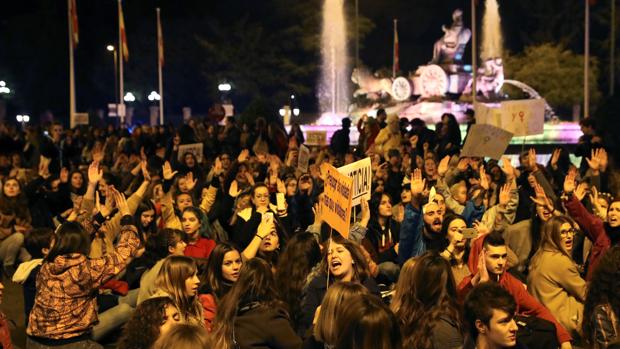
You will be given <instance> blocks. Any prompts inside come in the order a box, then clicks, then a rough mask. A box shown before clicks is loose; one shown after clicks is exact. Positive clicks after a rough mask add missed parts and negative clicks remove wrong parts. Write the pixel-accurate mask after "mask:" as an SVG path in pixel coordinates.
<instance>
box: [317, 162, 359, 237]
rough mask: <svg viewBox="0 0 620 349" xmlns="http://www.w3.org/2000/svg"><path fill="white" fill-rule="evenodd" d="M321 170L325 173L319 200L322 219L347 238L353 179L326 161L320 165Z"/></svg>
mask: <svg viewBox="0 0 620 349" xmlns="http://www.w3.org/2000/svg"><path fill="white" fill-rule="evenodd" d="M321 172H323V173H325V181H324V189H323V195H322V196H321V202H320V205H321V212H322V214H323V219H324V220H325V222H327V224H329V225H330V226H331V227H332V228H333V229H335V230H336V231H337V232H339V233H340V234H341V235H342V236H344V237H345V238H348V237H349V224H350V221H351V195H352V194H353V190H352V186H353V180H352V179H351V178H350V177H348V176H346V175H343V174H342V173H340V172H338V169H336V168H335V167H334V166H332V165H330V164H328V163H324V164H323V165H322V166H321Z"/></svg>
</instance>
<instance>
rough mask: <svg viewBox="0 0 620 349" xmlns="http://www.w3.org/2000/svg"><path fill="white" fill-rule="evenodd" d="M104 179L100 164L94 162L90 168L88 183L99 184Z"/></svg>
mask: <svg viewBox="0 0 620 349" xmlns="http://www.w3.org/2000/svg"><path fill="white" fill-rule="evenodd" d="M101 177H103V170H102V169H100V168H99V162H97V161H93V162H91V163H90V166H88V183H90V184H93V185H95V184H97V183H99V181H100V180H101Z"/></svg>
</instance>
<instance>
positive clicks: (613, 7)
mask: <svg viewBox="0 0 620 349" xmlns="http://www.w3.org/2000/svg"><path fill="white" fill-rule="evenodd" d="M610 38H611V40H610V47H609V95H610V96H613V95H614V89H615V87H616V86H615V85H616V77H615V73H616V71H615V70H616V65H615V60H616V0H611V34H610Z"/></svg>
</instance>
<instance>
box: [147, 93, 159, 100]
mask: <svg viewBox="0 0 620 349" xmlns="http://www.w3.org/2000/svg"><path fill="white" fill-rule="evenodd" d="M147 98H148V100H149V101H151V102H153V101H159V100H160V99H161V96H160V95H159V93H157V92H155V91H151V93H150V94H149V96H148V97H147Z"/></svg>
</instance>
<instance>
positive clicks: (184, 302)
mask: <svg viewBox="0 0 620 349" xmlns="http://www.w3.org/2000/svg"><path fill="white" fill-rule="evenodd" d="M197 274H198V267H197V266H196V262H195V261H194V260H193V259H192V258H190V257H186V256H169V257H167V258H166V259H165V260H164V263H163V264H162V266H161V269H160V270H159V274H158V275H157V280H156V281H155V285H156V286H157V291H156V292H155V294H154V295H153V296H152V297H151V298H153V297H169V298H170V299H172V301H173V302H174V305H175V306H176V307H177V309H178V310H179V314H180V315H181V319H182V320H183V322H188V323H192V324H195V325H201V326H204V321H203V317H202V305H200V302H199V301H198V288H199V284H200V280H199V279H198V275H197Z"/></svg>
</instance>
